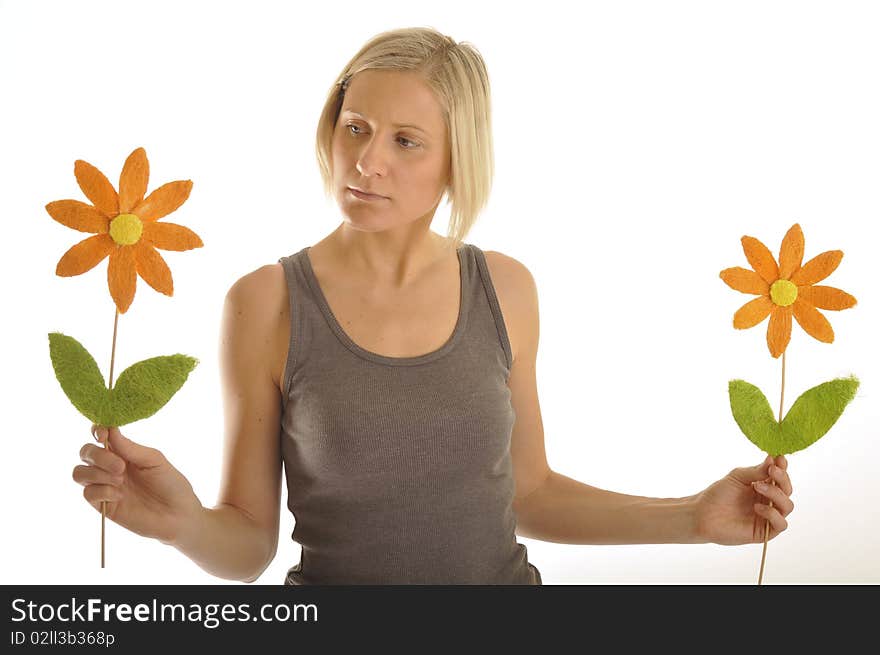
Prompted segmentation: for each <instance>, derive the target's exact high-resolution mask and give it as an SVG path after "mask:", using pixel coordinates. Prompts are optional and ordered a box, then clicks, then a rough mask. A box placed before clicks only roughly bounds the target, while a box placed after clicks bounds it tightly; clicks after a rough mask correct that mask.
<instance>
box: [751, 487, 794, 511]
mask: <svg viewBox="0 0 880 655" xmlns="http://www.w3.org/2000/svg"><path fill="white" fill-rule="evenodd" d="M752 487H754V489H755V491H757V492H758V493H759V494H761V495H762V496H766V497H767V498H769V499H770V500H772V501H773V506H774V507H778V508H779V511H780V512H782V514H783V516H787V515H789V514H791V510H793V509H794V502H792V500H791V498H789V497H788V496H786V495H785V494H784V493H783V491H782V489H780V488H779V487H774V486H773V485H769V484H767V483H766V482H754V483H752Z"/></svg>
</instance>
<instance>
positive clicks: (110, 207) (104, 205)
mask: <svg viewBox="0 0 880 655" xmlns="http://www.w3.org/2000/svg"><path fill="white" fill-rule="evenodd" d="M73 174H74V175H75V176H76V181H77V183H78V184H79V188H80V189H82V192H83V193H84V194H86V198H88V199H89V200H91V201H92V204H93V205H94V206H95V207H96V208H97V209H98V211H100V212H102V213H103V214H104V215H106V216H107V217H108V218H116V216H117V215H118V214H119V196H117V195H116V189H114V188H113V185H112V184H110V180H108V179H107V177H106V176H105V175H104V174H103V173H102V172H101V171H99V170H98V169H97V168H95V167H94V166H92V165H91V164H90V163H89V162H87V161H83V160H82V159H77V160H76V161H75V162H74V163H73Z"/></svg>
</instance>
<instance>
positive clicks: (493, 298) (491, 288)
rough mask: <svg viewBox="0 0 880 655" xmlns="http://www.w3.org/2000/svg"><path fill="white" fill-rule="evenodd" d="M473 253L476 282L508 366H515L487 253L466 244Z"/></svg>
mask: <svg viewBox="0 0 880 655" xmlns="http://www.w3.org/2000/svg"><path fill="white" fill-rule="evenodd" d="M466 245H467V247H468V249H469V250H470V252H471V253H472V257H473V261H474V266H473V268H474V269H475V272H474V278H475V280H474V282H475V284H476V285H479V288H480V291H481V294H480V295H482V297H483V298H485V302H486V303H487V304H488V307H489V311H490V312H491V314H492V322H493V323H494V326H495V330H496V332H497V336H498V341H499V342H500V345H501V348H502V349H503V350H504V358H505V360H506V362H507V367H508V369H510V367H511V366H513V352H512V350H511V347H510V339H509V337H508V334H507V326H506V325H505V324H504V316H503V314H502V313H501V305H500V303H499V302H498V295H497V294H496V292H495V285H494V284H493V283H492V276H491V275H490V274H489V266H488V265H487V264H486V255H485V254H484V253H483V251H482V250H480V248H478V247H477V246H475V245H473V244H466Z"/></svg>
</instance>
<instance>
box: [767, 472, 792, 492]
mask: <svg viewBox="0 0 880 655" xmlns="http://www.w3.org/2000/svg"><path fill="white" fill-rule="evenodd" d="M770 477H771V478H772V479H773V480H775V481H776V484H777V485H779V488H780V489H782V491H783V493H785V495H786V496H790V495H791V492H792V487H791V478H790V477H788V473H786V472H785V470H784V469H781V468H779V467H778V466H771V467H770Z"/></svg>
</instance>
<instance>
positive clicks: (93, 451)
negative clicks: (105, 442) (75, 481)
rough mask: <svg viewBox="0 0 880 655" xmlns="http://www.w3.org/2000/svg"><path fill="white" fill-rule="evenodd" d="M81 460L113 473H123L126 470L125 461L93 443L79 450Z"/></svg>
mask: <svg viewBox="0 0 880 655" xmlns="http://www.w3.org/2000/svg"><path fill="white" fill-rule="evenodd" d="M79 458H80V459H81V460H82V461H84V462H85V463H86V464H94V465H95V466H97V467H98V468H102V469H104V470H105V471H109V472H111V473H117V474H119V473H122V472H123V471H124V470H125V460H124V459H122V458H121V457H120V456H119V455H117V454H115V453H113V452H112V451H110V450H107V449H106V448H101V447H100V446H96V445H95V444H93V443H87V444H85V445H84V446H83V447H82V448H80V450H79Z"/></svg>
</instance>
